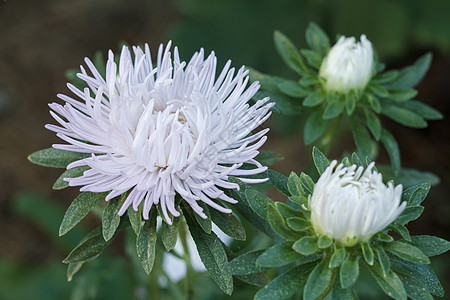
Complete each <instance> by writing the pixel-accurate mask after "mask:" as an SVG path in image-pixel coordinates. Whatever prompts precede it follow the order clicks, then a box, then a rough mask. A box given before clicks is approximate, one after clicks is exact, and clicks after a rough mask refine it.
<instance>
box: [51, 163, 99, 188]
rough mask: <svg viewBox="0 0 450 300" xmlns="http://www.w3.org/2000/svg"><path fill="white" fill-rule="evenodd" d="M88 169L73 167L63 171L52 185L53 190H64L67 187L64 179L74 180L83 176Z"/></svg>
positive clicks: (67, 184)
mask: <svg viewBox="0 0 450 300" xmlns="http://www.w3.org/2000/svg"><path fill="white" fill-rule="evenodd" d="M89 169H90V167H89V166H80V167H75V168H72V169H69V170H66V171H64V173H62V174H61V175H60V176H59V177H58V179H57V180H56V182H55V183H54V184H53V187H52V188H53V189H54V190H62V189H65V188H66V187H68V186H69V183H68V182H67V181H65V180H64V178H76V177H80V176H82V175H83V173H84V171H86V170H89Z"/></svg>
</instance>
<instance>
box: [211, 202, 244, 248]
mask: <svg viewBox="0 0 450 300" xmlns="http://www.w3.org/2000/svg"><path fill="white" fill-rule="evenodd" d="M210 213H211V218H212V221H213V222H214V224H216V225H217V227H219V228H220V229H221V230H222V231H223V232H224V233H225V234H226V235H228V236H230V237H232V238H233V239H236V240H239V241H245V240H246V238H247V236H246V234H245V228H244V227H243V226H242V224H241V222H239V220H238V219H237V218H236V217H235V216H234V215H233V214H225V213H222V212H219V211H217V210H215V209H212V210H211V211H210Z"/></svg>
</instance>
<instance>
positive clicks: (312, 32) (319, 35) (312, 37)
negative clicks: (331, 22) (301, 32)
mask: <svg viewBox="0 0 450 300" xmlns="http://www.w3.org/2000/svg"><path fill="white" fill-rule="evenodd" d="M305 38H306V43H307V44H308V46H309V47H310V48H311V49H313V50H314V51H317V52H319V53H320V54H321V55H322V56H325V55H326V54H327V52H328V50H329V49H330V40H329V38H328V36H327V35H326V33H325V32H324V31H323V30H322V29H321V28H320V27H319V26H317V25H316V24H315V23H313V22H310V23H309V25H308V28H306V32H305Z"/></svg>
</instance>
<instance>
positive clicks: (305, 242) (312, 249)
mask: <svg viewBox="0 0 450 300" xmlns="http://www.w3.org/2000/svg"><path fill="white" fill-rule="evenodd" d="M292 249H294V250H295V251H297V252H298V253H300V254H302V255H310V254H314V253H316V252H317V251H319V247H318V246H317V237H316V236H304V237H302V238H301V239H299V240H298V241H296V242H295V243H294V245H292Z"/></svg>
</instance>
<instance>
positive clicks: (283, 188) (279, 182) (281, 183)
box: [267, 169, 291, 197]
mask: <svg viewBox="0 0 450 300" xmlns="http://www.w3.org/2000/svg"><path fill="white" fill-rule="evenodd" d="M267 177H269V181H270V183H272V185H273V186H274V187H275V188H276V189H277V190H278V191H280V192H281V193H283V194H284V195H285V196H287V197H289V196H291V194H290V193H289V190H288V187H287V183H288V177H287V176H285V175H283V174H280V173H278V172H276V171H274V170H270V169H269V170H267Z"/></svg>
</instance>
